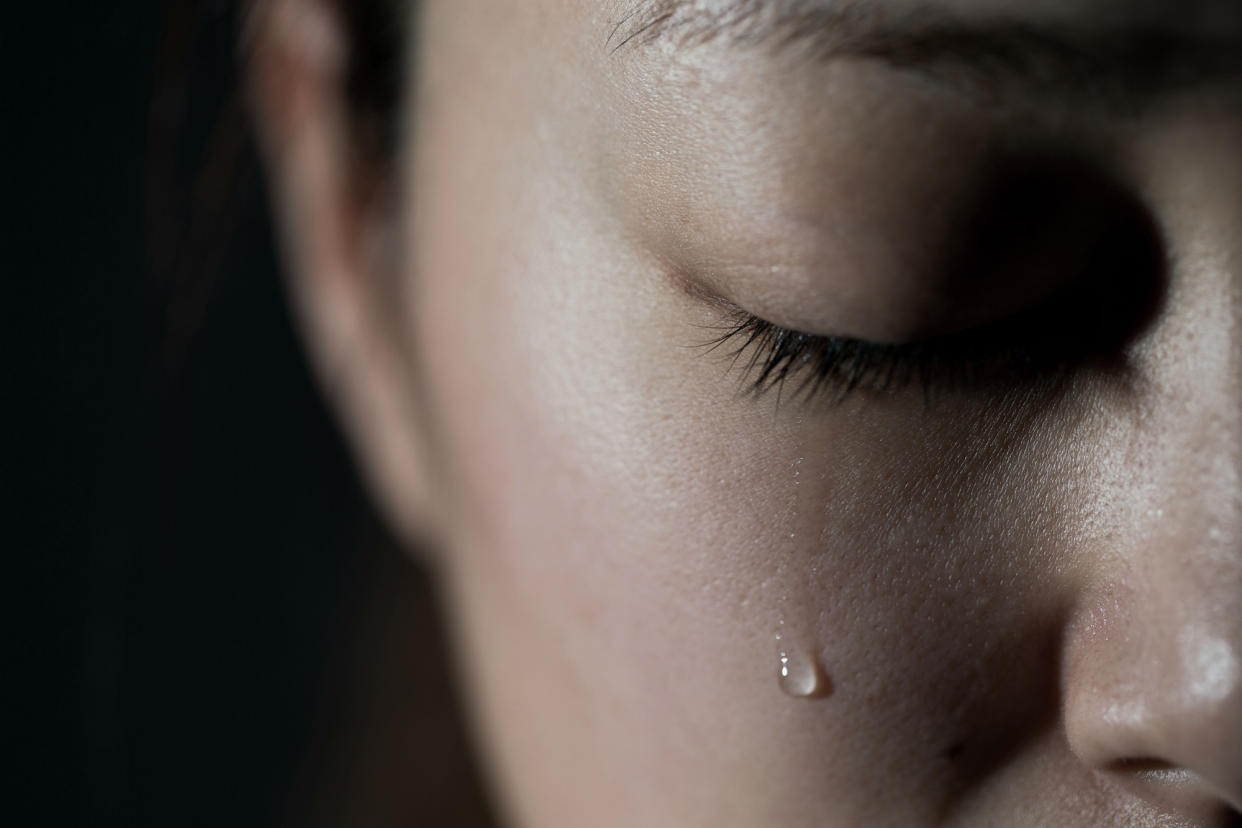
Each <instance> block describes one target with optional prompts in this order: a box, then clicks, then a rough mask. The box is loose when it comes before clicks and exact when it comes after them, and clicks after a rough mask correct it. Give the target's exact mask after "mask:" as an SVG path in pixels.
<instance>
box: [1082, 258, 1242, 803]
mask: <svg viewBox="0 0 1242 828" xmlns="http://www.w3.org/2000/svg"><path fill="white" fill-rule="evenodd" d="M1236 275H1238V274H1234V275H1233V276H1229V277H1228V278H1224V279H1221V280H1220V281H1219V282H1218V285H1219V286H1220V287H1221V290H1220V291H1216V292H1213V291H1212V290H1208V289H1204V290H1201V291H1198V293H1197V295H1196V296H1194V297H1189V296H1187V295H1183V296H1182V297H1181V298H1180V299H1178V300H1177V302H1176V303H1175V305H1174V306H1173V307H1171V308H1170V310H1169V312H1168V314H1167V316H1166V318H1165V319H1164V321H1162V322H1161V323H1160V328H1161V330H1160V331H1159V332H1158V333H1157V334H1156V338H1157V339H1159V340H1162V341H1160V342H1158V343H1157V348H1156V351H1158V352H1159V353H1160V354H1161V358H1162V360H1163V367H1160V368H1153V377H1154V378H1153V380H1152V382H1151V385H1150V388H1151V391H1150V396H1149V397H1148V400H1147V401H1146V403H1145V404H1144V411H1143V413H1142V414H1141V415H1138V416H1136V417H1135V418H1134V420H1133V422H1132V424H1131V425H1128V426H1127V427H1126V431H1127V435H1128V436H1127V447H1126V448H1125V449H1124V456H1119V457H1115V458H1113V459H1114V460H1116V461H1117V462H1116V463H1115V464H1114V467H1115V468H1119V469H1124V470H1125V471H1124V473H1121V472H1119V473H1118V474H1119V475H1120V476H1119V478H1118V479H1117V480H1116V482H1115V485H1114V496H1113V500H1112V505H1111V508H1112V509H1114V510H1115V511H1116V512H1119V513H1124V515H1125V516H1124V517H1123V518H1122V519H1121V520H1120V521H1119V523H1118V526H1124V527H1125V528H1123V529H1119V530H1118V532H1117V533H1115V534H1114V535H1112V536H1111V537H1110V538H1109V540H1108V541H1107V542H1106V546H1107V548H1106V549H1102V550H1100V554H1099V555H1098V557H1097V565H1096V569H1095V571H1094V573H1093V576H1092V579H1091V586H1089V587H1088V588H1087V589H1086V591H1085V593H1084V596H1083V600H1082V603H1081V604H1080V611H1079V612H1078V614H1077V617H1076V619H1075V621H1074V624H1073V626H1072V628H1071V629H1070V631H1069V636H1068V640H1067V650H1066V655H1065V665H1064V666H1065V672H1064V674H1063V681H1064V684H1063V689H1064V692H1065V696H1064V705H1065V708H1064V714H1065V720H1064V721H1065V727H1066V735H1067V737H1068V740H1069V744H1070V747H1071V749H1072V750H1073V751H1074V753H1075V754H1076V755H1077V756H1078V757H1079V758H1080V759H1081V760H1082V761H1083V762H1085V763H1086V764H1087V765H1089V766H1090V767H1091V768H1092V769H1093V770H1094V771H1096V772H1097V773H1098V774H1099V775H1100V776H1101V777H1102V778H1103V780H1105V782H1106V784H1109V785H1116V786H1120V787H1122V788H1125V789H1128V790H1129V791H1131V792H1133V793H1134V794H1136V795H1137V796H1139V797H1140V798H1142V799H1145V800H1147V801H1148V802H1150V803H1152V804H1154V805H1155V806H1156V807H1157V808H1158V809H1159V810H1162V811H1165V812H1168V813H1172V814H1176V815H1178V816H1180V817H1182V818H1184V819H1190V820H1192V821H1194V822H1195V824H1206V825H1215V824H1225V825H1236V824H1242V486H1240V480H1242V372H1240V371H1239V362H1240V361H1242V356H1240V355H1242V332H1240V331H1242V325H1239V324H1238V319H1239V317H1240V316H1242V314H1240V313H1239V307H1240V306H1242V303H1240V302H1235V301H1232V298H1231V297H1232V296H1233V295H1234V292H1233V291H1232V290H1229V289H1228V284H1226V283H1230V284H1231V283H1233V282H1234V276H1236ZM1213 295H1215V299H1213V298H1212V296H1213ZM1153 364H1154V363H1153ZM1161 372H1163V373H1161ZM1123 503H1124V505H1122V504H1123Z"/></svg>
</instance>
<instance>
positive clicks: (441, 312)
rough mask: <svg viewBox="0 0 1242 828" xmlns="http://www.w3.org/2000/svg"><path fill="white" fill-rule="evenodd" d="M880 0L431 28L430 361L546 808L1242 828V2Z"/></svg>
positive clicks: (630, 820)
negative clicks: (1230, 827) (1240, 827)
mask: <svg viewBox="0 0 1242 828" xmlns="http://www.w3.org/2000/svg"><path fill="white" fill-rule="evenodd" d="M845 5H846V4H836V3H832V2H819V3H797V2H789V1H788V0H784V2H760V0H751V1H750V2H744V3H741V4H740V5H739V4H738V3H736V2H732V3H728V2H724V0H712V1H711V2H699V3H681V4H677V3H664V4H661V3H645V4H644V3H638V2H624V3H623V2H609V0H580V2H573V3H570V2H563V1H562V0H525V1H524V2H522V3H498V2H493V0H430V2H427V3H426V4H425V9H424V10H423V12H422V13H421V16H420V19H419V20H418V21H417V25H418V27H419V32H420V33H419V41H420V49H419V55H418V62H417V66H416V67H415V76H416V77H417V79H418V82H417V88H416V91H415V94H414V95H412V97H411V99H410V102H409V105H408V108H407V125H408V130H407V141H408V145H407V146H406V147H405V153H404V156H405V163H404V165H403V167H402V177H401V179H400V180H401V182H402V183H401V185H400V186H401V190H402V195H403V198H402V201H403V203H404V208H403V209H402V210H401V211H400V214H399V218H398V225H397V226H398V229H399V235H400V238H401V239H402V243H401V249H402V250H403V251H404V255H403V256H402V258H401V260H400V265H399V279H398V285H397V290H396V291H395V295H397V296H399V297H400V301H399V302H398V303H396V305H395V306H394V307H396V308H398V309H399V310H398V312H397V316H399V317H400V319H399V324H397V325H395V326H394V329H395V330H399V331H401V332H402V333H401V334H400V336H395V335H394V341H396V342H397V343H398V345H399V347H397V349H396V350H397V351H398V352H399V356H400V358H399V359H398V360H397V361H398V362H399V363H400V365H402V366H403V369H402V370H404V371H405V373H406V375H407V376H408V377H411V378H413V379H412V380H411V381H410V382H411V388H413V393H414V396H415V397H416V398H417V408H418V410H419V412H420V416H419V418H418V420H419V423H420V424H419V426H418V427H417V431H418V432H419V435H420V439H421V441H422V443H423V444H424V445H426V446H429V447H430V448H429V449H428V451H427V452H426V455H425V457H424V459H423V461H421V462H422V464H423V468H422V469H421V471H420V474H421V475H423V476H425V477H426V479H428V480H429V481H430V490H431V502H432V503H433V504H434V505H433V508H430V509H429V510H428V512H427V513H428V514H430V515H432V517H431V518H430V519H429V520H426V521H424V525H423V526H421V527H420V528H421V529H422V531H425V532H428V533H430V534H432V535H433V536H434V537H435V538H437V540H438V548H439V549H440V552H439V554H438V555H437V559H436V563H437V566H438V568H439V571H440V573H441V574H442V576H443V582H444V586H445V591H446V595H447V603H448V606H449V608H450V612H451V616H452V618H453V619H454V621H455V623H456V626H455V629H456V634H457V638H458V643H459V645H460V652H461V657H462V662H463V669H464V674H465V677H466V678H465V683H466V685H467V687H468V692H469V694H470V696H471V700H472V702H473V705H474V709H475V711H476V714H477V721H478V727H479V732H480V734H481V740H482V742H483V744H484V745H485V750H486V754H487V757H488V759H489V760H490V763H491V767H492V770H493V772H494V776H495V779H496V780H497V785H498V788H499V791H500V795H501V799H502V802H503V804H504V805H505V807H506V810H507V812H508V813H509V814H510V815H511V817H512V819H513V820H514V822H515V824H519V825H530V826H559V825H564V826H582V825H592V826H612V825H615V826H635V825H643V826H690V825H712V826H721V827H722V828H732V827H735V826H736V827H737V828H741V826H751V827H753V826H773V825H781V826H853V825H902V826H907V825H924V824H927V825H931V824H941V823H944V824H953V825H959V824H960V825H997V824H1018V823H1021V824H1030V825H1065V826H1071V825H1083V826H1087V825H1091V826H1100V825H1172V824H1179V825H1180V824H1183V822H1184V823H1186V824H1194V825H1227V824H1236V822H1237V820H1238V819H1239V812H1240V811H1242V484H1240V482H1239V473H1240V472H1242V364H1240V362H1242V234H1240V233H1239V232H1238V231H1239V228H1242V152H1239V147H1242V73H1239V72H1238V71H1236V70H1238V68H1239V61H1238V59H1237V58H1236V55H1237V54H1238V50H1239V49H1242V12H1240V11H1239V7H1238V6H1237V4H1236V3H1234V2H1231V0H1220V2H1213V1H1212V0H1198V2H1186V0H1181V2H1176V3H1174V2H1162V0H1148V2H1141V3H1138V2H1133V1H1132V0H1125V1H1124V2H1122V0H1115V1H1114V0H1074V1H1073V2H1071V0H1064V1H1063V2H1049V3H1041V4H1030V3H1024V2H1019V1H1018V0H940V2H936V1H935V0H932V1H931V2H919V3H915V2H913V0H910V1H909V2H906V0H874V2H869V3H867V4H865V6H860V5H858V4H853V7H852V10H851V9H847V8H844V7H845ZM739 9H740V11H739ZM373 453H377V454H382V451H380V452H373ZM371 465H372V466H377V465H378V466H382V465H383V462H382V461H377V460H374V459H372V461H371ZM397 477H400V475H399V474H395V475H394V474H393V473H389V474H387V476H385V475H384V474H379V475H378V478H379V479H380V482H379V484H378V487H379V488H380V489H382V490H383V489H385V488H387V489H388V490H391V489H393V484H392V483H391V481H392V479H395V478H397ZM397 488H398V489H399V487H397ZM399 497H400V494H399V492H398V494H396V495H393V494H392V493H391V491H390V492H389V499H390V500H393V499H399ZM1231 820H1232V821H1231Z"/></svg>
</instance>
